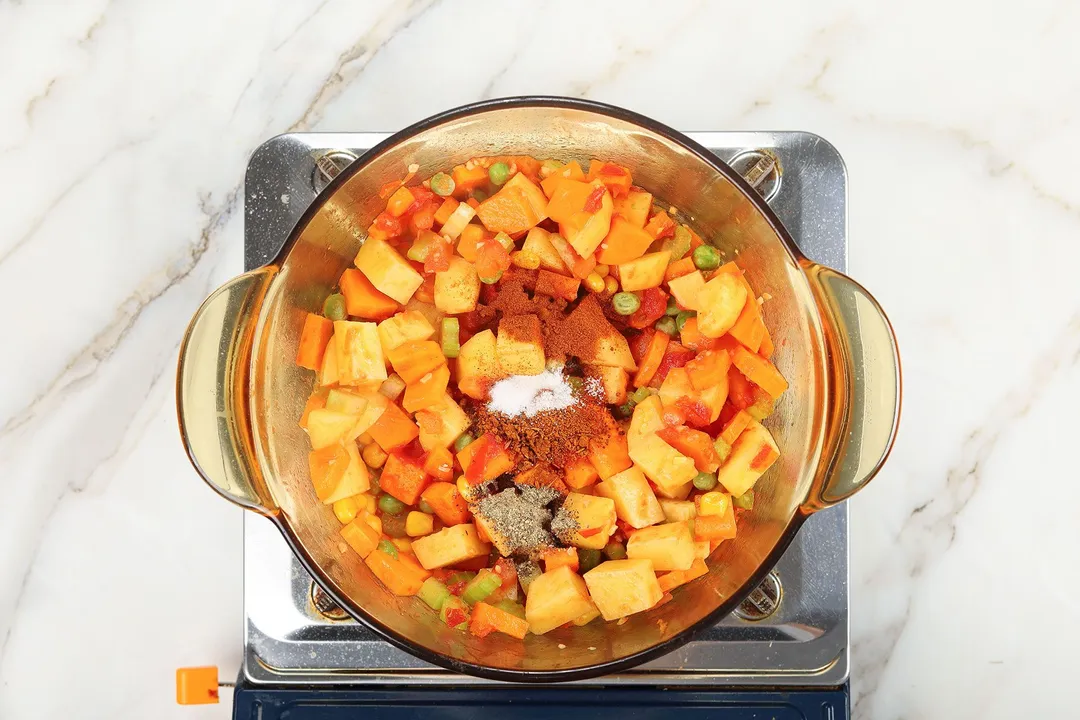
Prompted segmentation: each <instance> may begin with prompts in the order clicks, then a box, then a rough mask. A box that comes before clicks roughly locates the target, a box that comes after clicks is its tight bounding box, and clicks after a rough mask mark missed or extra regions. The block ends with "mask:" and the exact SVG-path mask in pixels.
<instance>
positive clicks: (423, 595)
mask: <svg viewBox="0 0 1080 720" xmlns="http://www.w3.org/2000/svg"><path fill="white" fill-rule="evenodd" d="M417 595H418V596H419V597H420V599H421V600H423V601H424V602H425V603H426V604H427V606H428V607H429V608H431V609H432V610H441V609H442V606H443V603H444V602H446V599H447V598H448V597H450V591H449V590H447V589H446V586H445V585H443V584H442V583H441V582H439V581H438V580H436V579H435V578H433V577H429V578H428V579H427V580H425V581H424V584H423V585H421V586H420V592H418V593H417Z"/></svg>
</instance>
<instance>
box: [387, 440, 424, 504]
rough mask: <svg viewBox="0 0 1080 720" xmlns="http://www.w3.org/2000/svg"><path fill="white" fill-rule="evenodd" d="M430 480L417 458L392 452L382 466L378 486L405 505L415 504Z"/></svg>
mask: <svg viewBox="0 0 1080 720" xmlns="http://www.w3.org/2000/svg"><path fill="white" fill-rule="evenodd" d="M430 481H431V478H430V477H429V476H428V474H427V472H426V471H425V470H424V467H423V464H422V463H421V462H420V461H419V460H418V459H416V458H411V457H407V456H406V455H404V454H402V453H400V452H392V453H390V456H389V457H388V458H387V459H386V465H384V466H383V472H382V475H381V476H380V478H379V487H381V488H382V489H383V491H384V492H386V493H388V494H390V495H392V496H394V497H396V498H397V499H398V500H400V501H401V502H403V503H405V504H406V505H415V504H416V503H417V502H419V500H420V494H421V493H422V492H424V488H426V487H427V486H428V483H429V482H430Z"/></svg>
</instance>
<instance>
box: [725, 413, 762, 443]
mask: <svg viewBox="0 0 1080 720" xmlns="http://www.w3.org/2000/svg"><path fill="white" fill-rule="evenodd" d="M753 419H754V418H752V417H750V413H748V412H746V411H745V410H740V411H739V412H737V413H735V417H733V418H731V419H730V420H728V422H727V424H726V425H724V429H723V430H722V431H721V432H720V439H721V440H723V441H724V442H726V443H727V444H728V445H733V444H735V441H736V440H738V439H739V436H740V435H742V431H743V430H745V429H746V426H747V425H749V424H750V421H751V420H753Z"/></svg>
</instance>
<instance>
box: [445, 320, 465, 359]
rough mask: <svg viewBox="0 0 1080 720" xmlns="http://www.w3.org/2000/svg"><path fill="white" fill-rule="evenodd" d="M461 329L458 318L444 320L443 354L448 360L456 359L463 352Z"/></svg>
mask: <svg viewBox="0 0 1080 720" xmlns="http://www.w3.org/2000/svg"><path fill="white" fill-rule="evenodd" d="M460 327H461V326H460V325H459V323H458V319H457V318H455V317H448V318H443V321H442V354H443V355H445V356H446V357H448V358H451V359H453V358H456V357H457V356H458V353H459V352H460V351H461V340H460V337H461V336H460Z"/></svg>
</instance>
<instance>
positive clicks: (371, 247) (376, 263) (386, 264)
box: [354, 237, 424, 305]
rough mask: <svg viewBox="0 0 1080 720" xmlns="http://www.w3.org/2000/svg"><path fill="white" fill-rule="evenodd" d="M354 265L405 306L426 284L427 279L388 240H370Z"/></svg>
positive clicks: (358, 253)
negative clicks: (417, 290) (418, 289)
mask: <svg viewBox="0 0 1080 720" xmlns="http://www.w3.org/2000/svg"><path fill="white" fill-rule="evenodd" d="M354 262H355V264H356V267H358V268H360V270H361V272H363V273H364V275H365V276H366V277H367V279H368V280H370V281H371V284H372V285H374V286H375V287H376V288H377V289H378V290H379V292H381V293H383V294H384V295H386V296H388V297H390V298H393V299H394V300H395V301H397V302H399V303H401V304H402V305H404V304H405V303H407V302H409V298H411V297H412V296H413V293H415V292H416V289H417V288H419V287H420V286H421V285H422V284H423V283H424V278H423V276H422V275H421V274H420V273H418V272H417V271H416V270H415V269H413V267H412V265H410V264H409V261H408V260H406V259H405V258H403V257H402V256H401V255H400V254H399V253H398V251H397V250H395V249H394V248H393V247H391V246H390V244H389V243H387V242H386V241H385V240H380V239H378V238H374V237H369V238H368V239H367V240H366V241H364V244H363V245H361V246H360V250H359V252H357V253H356V259H355V261H354Z"/></svg>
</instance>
